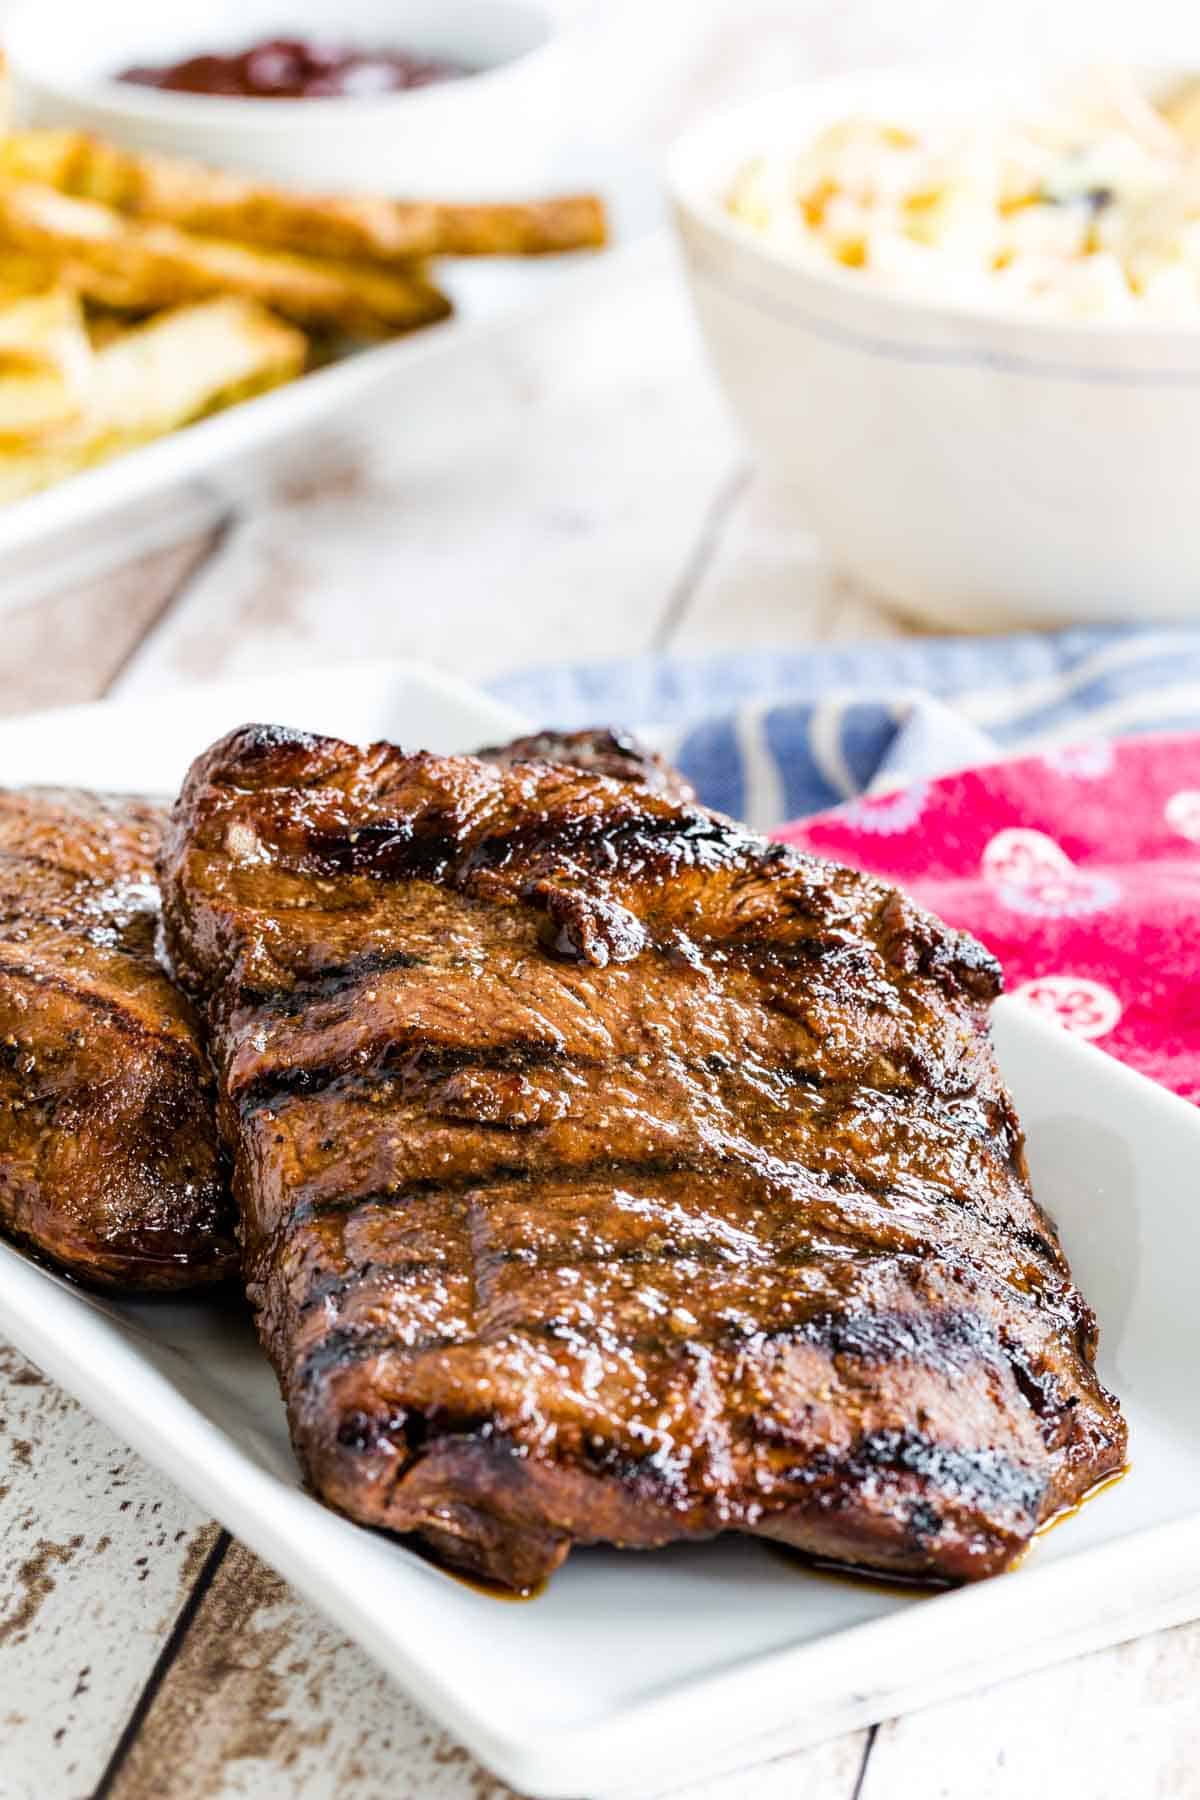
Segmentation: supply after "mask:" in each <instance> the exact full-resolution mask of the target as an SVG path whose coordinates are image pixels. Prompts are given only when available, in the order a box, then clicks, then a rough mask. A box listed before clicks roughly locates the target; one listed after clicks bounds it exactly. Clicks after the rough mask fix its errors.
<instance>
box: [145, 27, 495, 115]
mask: <svg viewBox="0 0 1200 1800" xmlns="http://www.w3.org/2000/svg"><path fill="white" fill-rule="evenodd" d="M471 72H472V71H471V70H470V69H467V68H464V67H463V66H462V65H461V64H458V63H451V62H444V61H442V60H441V59H440V58H437V57H431V56H419V55H416V54H414V53H412V52H409V51H407V50H351V49H348V48H347V47H346V46H345V45H340V44H321V43H308V42H305V41H304V40H303V39H301V38H270V39H268V40H267V41H266V42H264V43H261V44H253V45H251V47H250V48H249V49H248V50H239V51H234V52H232V53H230V54H223V53H222V54H214V55H205V56H189V57H186V58H185V59H184V60H183V61H182V62H177V63H171V64H169V65H163V66H161V67H135V68H131V69H123V70H122V71H121V74H120V75H119V76H118V80H120V81H132V82H136V83H137V84H138V85H139V86H140V87H154V88H165V89H167V90H169V91H170V92H171V93H176V94H233V95H237V96H238V97H240V98H242V99H246V98H250V99H261V100H325V99H331V98H334V99H336V98H343V99H358V100H363V99H369V98H370V97H371V96H373V95H375V94H396V93H401V92H403V91H404V90H405V89H408V88H419V87H429V86H430V84H431V83H433V82H435V81H453V80H456V79H457V78H458V77H460V76H463V75H469V74H471Z"/></svg>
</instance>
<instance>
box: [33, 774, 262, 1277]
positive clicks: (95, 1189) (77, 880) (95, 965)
mask: <svg viewBox="0 0 1200 1800" xmlns="http://www.w3.org/2000/svg"><path fill="white" fill-rule="evenodd" d="M164 818H165V813H164V811H163V809H162V808H161V807H157V806H154V805H152V804H151V803H150V802H148V801H142V800H131V799H127V798H115V797H114V798H105V797H104V796H102V795H95V794H89V793H83V792H79V791H76V790H68V789H51V788H21V789H10V790H0V1227H2V1228H3V1229H4V1230H5V1231H6V1232H7V1233H8V1234H10V1235H11V1236H13V1237H14V1238H16V1239H17V1241H18V1242H20V1243H21V1244H23V1245H25V1246H27V1247H30V1248H32V1249H34V1250H35V1251H37V1252H40V1253H41V1254H42V1255H43V1256H45V1257H46V1258H48V1259H49V1260H51V1261H53V1262H54V1263H56V1264H57V1265H58V1266H59V1267H61V1268H63V1269H65V1270H67V1271H68V1272H69V1273H70V1274H72V1275H74V1276H76V1277H77V1278H78V1279H80V1280H83V1281H86V1282H89V1283H91V1284H92V1285H95V1286H99V1287H110V1288H129V1289H151V1290H153V1289H175V1288H184V1287H190V1286H193V1285H194V1284H196V1283H200V1282H206V1281H212V1280H216V1279H219V1278H220V1277H222V1276H225V1275H230V1274H232V1273H234V1272H235V1271H236V1266H237V1257H236V1251H235V1247H234V1242H233V1231H232V1225H233V1213H232V1206H231V1203H230V1199H229V1194H228V1190H227V1187H226V1183H225V1179H224V1169H223V1165H222V1158H221V1155H220V1151H219V1143H218V1138H217V1129H216V1120H215V1098H216V1096H215V1086H214V1082H213V1079H212V1075H211V1071H210V1069H209V1065H208V1062H207V1059H206V1056H205V1052H204V1049H203V1046H202V1043H201V1038H200V1030H199V1020H198V1019H197V1017H196V1015H195V1013H194V1012H193V1010H192V1007H191V1005H190V1004H189V1003H188V1001H187V1000H186V999H185V998H184V997H183V995H182V994H180V993H179V992H178V991H177V989H176V988H175V987H174V986H173V985H172V983H171V982H170V981H169V980H168V978H167V976H166V975H165V974H164V972H163V971H162V969H161V968H160V967H159V965H158V963H157V962H156V961H155V954H154V941H155V932H156V929H157V926H158V910H159V909H158V893H157V889H156V887H155V881H154V863H155V857H156V856H157V854H158V849H159V843H160V839H161V834H162V827H163V822H164Z"/></svg>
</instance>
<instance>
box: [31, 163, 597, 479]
mask: <svg viewBox="0 0 1200 1800" xmlns="http://www.w3.org/2000/svg"><path fill="white" fill-rule="evenodd" d="M604 240H605V219H604V209H603V206H602V204H601V202H600V201H599V200H598V199H596V198H595V197H594V196H592V195H572V196H567V197H565V198H561V199H555V200H546V201H537V202H525V203H518V204H515V205H500V206H488V205H481V206H462V205H442V204H438V203H435V202H429V201H399V200H388V199H382V198H379V197H366V196H364V197H359V198H346V197H338V196H323V195H307V194H300V193H293V192H291V191H289V190H285V189H282V188H272V187H268V186H264V185H262V184H261V183H258V182H254V181H251V180H249V179H246V178H243V177H242V176H239V175H235V174H231V173H228V172H227V171H224V170H217V169H209V168H205V167H201V166H199V165H197V164H195V163H190V162H183V161H178V160H176V159H174V158H170V157H162V156H139V155H133V154H131V153H129V152H128V151H125V150H121V149H119V148H118V147H117V146H116V145H114V144H111V143H107V142H105V141H104V140H102V139H99V138H95V137H91V136H88V135H86V134H84V133H82V132H76V131H54V130H44V129H43V130H10V131H8V132H6V133H4V134H2V135H0V502H3V501H5V500H15V499H19V498H21V497H22V496H24V495H27V494H30V493H34V492H36V491H37V490H38V489H41V488H45V487H48V486H50V485H51V484H52V483H54V482H56V481H59V480H61V479H63V478H64V477H65V476H68V475H71V474H74V473H76V472H77V471H79V470H81V469H84V468H88V467H90V466H91V465H93V464H95V463H97V462H100V461H103V460H105V459H106V458H108V457H110V456H113V455H116V454H117V453H119V452H120V451H123V450H127V449H130V448H132V447H134V446H135V445H138V444H142V443H145V442H147V441H148V440H150V439H152V438H156V437H159V436H161V435H163V434H164V433H166V432H170V431H174V430H176V429H177V428H178V427H179V426H182V425H186V424H188V423H190V422H191V421H192V420H195V419H198V418H201V417H203V416H204V415H206V414H208V413H210V412H213V411H215V410H217V409H218V408H220V407H224V406H228V405H230V404H231V403H233V402H235V401H237V400H241V399H244V398H246V397H248V396H250V395H252V394H258V393H262V392H263V391H264V390H266V389H267V388H271V387H274V386H276V385H277V384H278V383H280V382H284V381H290V380H292V379H293V378H294V377H295V376H297V375H300V374H302V373H303V372H304V370H305V369H307V368H308V367H310V366H311V365H312V363H313V362H314V360H319V359H321V358H323V357H324V356H326V355H328V354H329V353H330V352H331V351H332V350H334V349H337V348H339V347H340V346H341V345H342V344H344V343H345V342H346V341H347V340H349V341H372V340H378V339H380V338H385V337H390V336H393V335H395V334H397V333H399V332H406V331H414V330H416V329H418V328H419V327H420V326H423V325H430V324H433V323H435V322H436V321H437V320H439V319H444V318H445V317H446V316H447V314H448V313H449V312H450V303H449V301H448V300H447V298H446V296H445V295H444V294H443V293H442V292H441V290H440V289H439V288H438V287H437V285H436V284H435V282H434V281H433V279H432V278H431V275H430V262H431V260H432V259H433V258H435V257H438V256H486V255H503V256H536V255H541V254H545V253H549V252H556V251H563V250H575V249H584V248H598V247H600V246H601V245H602V244H603V243H604Z"/></svg>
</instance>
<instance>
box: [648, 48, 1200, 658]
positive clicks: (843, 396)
mask: <svg viewBox="0 0 1200 1800" xmlns="http://www.w3.org/2000/svg"><path fill="white" fill-rule="evenodd" d="M1045 79H1046V78H1045V77H1044V76H1043V77H1042V78H1041V84H1042V85H1044V82H1045ZM1038 86H1039V82H1038V79H1037V78H1036V77H1033V78H1026V79H1022V78H1021V77H1020V76H1011V75H1009V76H1005V77H1003V78H1000V77H997V78H991V79H986V80H985V79H980V78H978V77H976V78H974V79H970V80H964V79H963V77H962V76H961V74H959V73H947V72H945V71H930V70H924V71H921V72H913V71H909V72H898V71H887V72H877V73H872V74H861V75H855V76H845V77H837V78H834V79H830V80H826V81H820V82H815V83H812V84H809V85H806V86H803V87H800V88H796V89H794V90H792V91H791V92H788V93H784V94H780V95H778V96H775V97H772V98H770V99H768V100H755V101H753V102H751V103H749V104H742V105H739V106H737V107H736V108H734V109H732V110H729V111H726V112H722V113H719V114H718V115H717V116H715V117H713V118H711V119H709V120H708V121H707V122H705V123H703V124H701V125H700V126H699V127H698V128H696V129H694V130H692V131H690V132H688V133H687V134H686V135H685V136H684V137H683V138H682V139H681V140H680V142H679V143H677V144H676V146H675V148H674V150H673V152H672V155H671V158H670V162H669V168H668V180H669V185H670V187H671V190H672V195H673V200H674V206H675V212H676V217H677V221H678V224H679V228H680V231H681V233H682V236H683V242H684V246H685V251H686V256H687V263H688V267H689V270H690V275H691V282H692V289H693V294H694V298H695V303H696V309H697V312H698V314H699V317H700V322H701V325H702V327H703V330H704V334H705V337H706V339H707V341H708V345H709V349H710V350H711V352H712V356H713V359H714V361H715V363H716V366H717V369H718V371H719V373H720V376H721V378H722V381H723V383H724V386H725V388H726V390H727V392H728V395H729V398H730V400H731V402H732V404H733V407H734V409H735V411H736V413H737V414H738V416H739V418H740V420H741V423H742V425H743V427H744V429H745V431H746V433H747V435H748V437H749V439H750V442H751V444H752V446H753V447H754V449H755V450H756V451H757V453H758V455H759V457H760V458H761V461H762V464H763V466H764V467H765V468H766V469H767V470H768V472H769V473H771V474H772V475H773V476H774V477H775V478H776V480H777V481H778V482H779V483H780V485H781V486H782V487H783V488H785V489H790V490H792V491H793V492H794V494H795V496H796V499H797V504H798V505H799V507H800V508H801V509H802V512H803V516H804V517H805V519H806V520H807V521H808V522H809V523H811V524H812V526H813V527H814V528H815V529H816V530H817V531H818V532H819V533H820V534H821V536H822V537H823V538H824V540H825V541H826V543H827V545H828V548H829V551H830V553H831V555H832V557H833V558H834V560H835V561H836V562H837V563H839V564H840V565H841V566H842V567H844V568H845V569H847V570H848V571H849V572H851V573H852V574H854V575H855V576H856V577H857V578H858V579H859V580H860V581H862V582H864V583H865V584H866V585H867V586H869V587H870V588H871V589H873V590H874V591H875V592H876V593H877V594H879V595H882V596H886V597H888V598H890V599H892V600H893V601H895V602H896V603H898V604H899V605H900V606H902V607H903V609H904V610H905V611H907V612H909V613H911V614H913V615H915V616H918V617H920V618H922V619H924V620H927V621H929V622H931V623H934V624H936V625H939V626H943V627H950V628H953V629H961V628H966V629H972V630H987V629H992V628H995V627H998V626H1007V625H1015V624H1023V625H1049V624H1054V623H1064V622H1068V621H1075V620H1108V619H1117V618H1125V617H1137V618H1181V617H1185V616H1186V617H1193V616H1196V615H1197V614H1200V456H1197V454H1196V443H1197V430H1196V417H1197V408H1198V405H1200V315H1198V317H1197V321H1196V324H1195V326H1192V325H1190V324H1189V325H1187V326H1178V325H1174V324H1172V325H1163V324H1150V323H1147V324H1141V323H1133V324H1129V323H1125V322H1096V323H1093V322H1090V321H1089V322H1086V323H1075V322H1071V321H1057V320H1045V319H1039V318H1036V317H1025V316H1014V315H1013V314H1006V315H1002V316H1001V315H993V314H987V313H983V312H978V311H970V310H967V309H965V308H963V307H961V306H960V307H955V306H953V305H944V304H939V303H938V302H937V301H934V300H930V301H928V302H925V301H923V300H919V299H918V300H913V299H910V298H908V297H905V296H900V295H893V294H890V293H888V292H887V291H886V290H882V289H880V288H878V287H874V286H872V285H871V283H870V282H869V280H867V279H865V278H863V277H861V276H858V275H856V274H855V273H854V272H853V271H850V270H847V271H845V272H842V271H837V272H830V273H827V272H825V271H824V270H822V269H820V268H818V267H813V268H808V267H804V266H800V265H798V264H797V263H795V262H793V261H790V260H789V259H788V258H787V257H786V256H783V255H781V254H780V253H779V252H778V251H776V250H773V249H771V248H770V247H769V246H768V245H766V244H765V243H763V242H760V241H758V240H757V239H756V238H755V237H754V235H753V234H752V233H751V232H750V231H749V230H748V229H747V228H745V227H744V226H742V225H740V224H739V223H738V222H737V221H736V220H735V219H733V218H732V217H731V216H730V215H729V214H728V213H727V212H726V210H725V209H724V206H723V204H722V197H723V195H724V194H725V193H726V191H727V189H728V186H729V182H730V178H731V176H732V175H733V174H734V172H735V171H736V170H737V168H738V167H739V166H740V165H741V164H742V163H743V162H744V161H745V160H746V159H747V158H748V157H751V156H753V155H756V154H758V153H760V152H764V151H765V152H768V153H769V152H774V151H784V152H785V153H786V152H787V151H788V150H789V149H790V150H791V151H793V152H794V151H795V150H797V149H798V148H799V147H801V146H802V145H803V144H804V143H805V142H806V141H807V140H808V139H809V138H810V137H812V136H813V135H814V134H815V133H816V132H818V131H819V130H820V129H821V127H822V126H823V125H824V124H826V123H829V122H831V121H832V120H834V119H836V118H841V117H844V116H846V115H847V114H855V113H857V114H868V115H874V116H883V117H886V118H895V119H898V120H899V121H900V122H902V123H903V122H904V120H905V119H906V118H916V119H920V118H922V117H929V116H931V115H934V114H940V115H943V116H944V115H945V114H947V113H952V112H953V113H961V114H963V115H965V116H970V115H971V113H972V112H973V111H974V110H975V109H976V108H981V107H984V106H988V105H993V104H995V103H996V102H997V101H1004V100H1011V101H1015V102H1016V103H1018V104H1025V105H1028V104H1029V103H1030V101H1031V100H1036V98H1037V88H1038Z"/></svg>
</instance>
